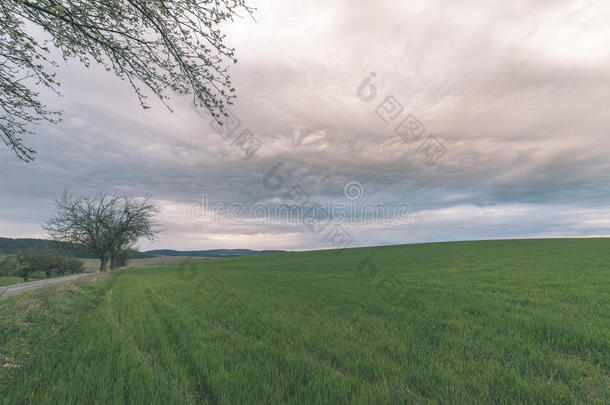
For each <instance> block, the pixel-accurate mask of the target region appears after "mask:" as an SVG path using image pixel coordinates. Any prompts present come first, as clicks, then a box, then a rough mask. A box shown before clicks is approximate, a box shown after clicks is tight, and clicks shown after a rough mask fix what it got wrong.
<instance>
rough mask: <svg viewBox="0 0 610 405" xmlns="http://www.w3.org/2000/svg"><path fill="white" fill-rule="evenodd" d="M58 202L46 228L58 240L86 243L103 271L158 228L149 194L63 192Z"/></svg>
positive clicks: (153, 235) (87, 249)
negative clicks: (74, 194) (140, 239)
mask: <svg viewBox="0 0 610 405" xmlns="http://www.w3.org/2000/svg"><path fill="white" fill-rule="evenodd" d="M56 205H57V213H56V214H55V216H54V217H52V218H51V219H49V220H48V221H47V224H46V226H45V227H44V228H45V230H46V231H47V232H48V233H49V234H50V235H51V236H52V237H53V238H54V239H56V240H61V241H64V242H70V243H73V244H76V245H79V246H83V247H84V248H85V249H86V251H87V253H89V254H91V255H93V256H95V257H97V258H99V259H100V261H101V263H100V271H105V270H106V266H107V264H108V262H110V264H111V268H115V267H116V266H117V265H118V264H119V263H120V262H122V261H123V260H117V259H119V258H122V255H123V254H124V252H125V251H126V250H127V249H128V248H129V247H130V246H131V245H132V244H134V243H135V242H136V241H137V240H138V239H139V238H142V237H144V238H147V239H149V240H152V239H154V238H155V235H156V233H157V232H158V231H159V229H158V226H157V224H156V222H155V218H154V217H155V214H156V213H157V212H158V209H157V208H156V207H155V206H154V205H153V204H152V203H151V202H150V198H149V197H146V198H144V199H134V198H129V197H126V196H121V195H118V194H105V193H100V194H98V195H96V196H94V197H77V196H73V195H71V194H69V193H68V192H64V194H63V195H62V196H61V197H60V198H58V199H57V200H56Z"/></svg>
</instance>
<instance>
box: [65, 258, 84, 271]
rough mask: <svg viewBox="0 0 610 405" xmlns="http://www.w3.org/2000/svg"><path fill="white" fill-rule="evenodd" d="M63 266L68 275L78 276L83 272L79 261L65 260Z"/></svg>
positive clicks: (81, 262)
mask: <svg viewBox="0 0 610 405" xmlns="http://www.w3.org/2000/svg"><path fill="white" fill-rule="evenodd" d="M65 266H66V271H68V272H69V273H70V274H78V273H82V272H83V271H85V266H84V264H83V261H82V260H79V259H73V258H68V259H66V263H65Z"/></svg>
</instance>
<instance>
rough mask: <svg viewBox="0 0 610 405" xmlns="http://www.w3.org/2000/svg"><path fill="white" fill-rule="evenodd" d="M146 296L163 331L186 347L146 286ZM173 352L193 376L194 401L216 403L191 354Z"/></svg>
mask: <svg viewBox="0 0 610 405" xmlns="http://www.w3.org/2000/svg"><path fill="white" fill-rule="evenodd" d="M146 292H147V294H146V298H147V299H148V301H149V302H150V304H151V307H152V310H153V312H154V313H155V316H156V317H157V318H158V319H159V320H160V322H161V325H162V326H163V328H164V329H165V330H164V332H165V333H166V334H167V335H168V336H170V337H171V338H172V340H173V341H175V342H178V344H179V347H188V342H185V340H184V338H183V336H182V335H181V334H179V333H177V332H176V330H175V328H174V327H173V326H172V324H171V323H170V322H169V321H168V320H167V318H166V317H164V316H163V315H162V313H161V308H160V306H159V305H158V304H157V303H156V302H154V300H153V297H152V289H151V288H150V287H148V286H146ZM173 352H174V354H175V355H176V356H177V357H178V358H179V359H181V361H182V362H183V363H184V364H185V365H186V367H187V369H188V371H189V375H191V376H194V377H195V380H194V385H195V390H196V392H195V393H194V396H195V399H196V402H201V401H205V402H206V403H207V402H208V401H209V402H211V403H214V404H216V403H218V402H219V401H218V396H217V395H216V393H214V391H213V390H212V388H211V387H210V385H209V383H208V380H209V378H208V376H207V373H205V372H202V370H201V369H200V368H199V367H198V364H197V363H196V362H195V361H194V359H193V358H192V356H189V355H188V354H187V353H185V352H184V351H182V350H174V351H173Z"/></svg>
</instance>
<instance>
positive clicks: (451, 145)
mask: <svg viewBox="0 0 610 405" xmlns="http://www.w3.org/2000/svg"><path fill="white" fill-rule="evenodd" d="M251 4H252V6H254V7H256V8H257V11H256V12H255V18H256V22H255V21H253V20H252V19H250V18H244V19H242V20H237V21H235V23H233V24H232V25H230V26H228V27H226V30H227V33H228V38H227V42H228V44H230V45H231V46H234V47H235V48H236V51H237V56H238V59H239V62H238V64H236V65H234V66H232V67H231V70H230V71H231V74H232V78H233V84H234V87H235V88H236V90H237V95H238V99H237V101H236V104H235V106H233V107H232V108H231V112H232V113H233V114H234V116H235V117H237V118H238V119H239V121H240V122H241V125H240V127H239V128H237V129H236V132H235V134H233V135H232V136H233V138H228V139H224V138H223V136H221V135H219V134H217V133H215V131H214V130H213V129H212V128H211V126H210V122H209V121H210V120H209V119H208V118H206V117H205V116H204V115H203V116H202V115H199V114H197V113H196V112H194V111H193V109H192V108H191V107H190V99H188V98H178V97H174V98H173V99H172V101H171V104H172V107H173V109H174V112H173V113H171V112H169V111H168V110H167V109H165V108H164V107H163V106H162V105H160V104H159V103H156V102H155V103H152V104H153V108H151V109H149V110H143V109H141V108H140V106H139V103H138V100H137V98H136V96H135V94H134V93H133V92H132V90H131V88H130V87H129V85H128V84H126V83H125V82H122V81H120V80H119V79H118V78H116V77H114V76H113V75H112V74H110V73H106V72H104V71H103V70H102V69H99V68H91V69H85V68H83V67H81V66H80V65H79V64H78V63H77V62H76V61H70V62H68V64H63V63H62V64H61V69H60V70H59V71H58V78H59V80H60V81H61V82H62V93H63V97H62V98H53V97H50V96H49V97H48V98H47V103H48V104H49V106H50V107H53V108H57V109H62V110H63V111H64V122H63V123H62V124H60V125H43V126H40V127H37V128H36V131H37V133H36V135H32V136H28V137H27V142H28V143H29V144H30V145H33V146H34V147H35V149H37V151H38V157H37V159H36V160H35V161H34V162H33V163H30V164H25V163H22V162H20V161H19V160H17V159H16V158H15V157H14V156H13V155H11V153H10V152H9V150H8V149H7V148H1V149H0V190H1V191H0V236H8V237H44V233H43V231H42V229H41V225H42V224H43V223H44V221H45V220H46V219H47V218H48V217H49V216H51V215H52V213H53V208H54V206H53V199H54V198H55V197H56V196H57V195H59V194H60V193H61V192H62V190H63V189H70V190H71V191H72V192H74V193H77V194H93V193H95V192H97V191H102V190H105V191H115V190H116V191H119V192H121V193H125V194H128V195H131V196H135V197H139V196H144V195H146V194H152V195H153V199H154V201H155V202H156V203H157V204H158V205H159V207H160V208H161V212H160V215H159V221H160V222H161V223H162V225H163V227H164V228H165V230H164V232H162V233H161V235H160V237H159V239H158V240H157V241H155V242H154V243H153V244H151V243H149V242H147V241H142V242H140V243H139V244H138V246H139V247H140V248H143V249H149V248H174V249H212V248H251V249H291V250H298V249H311V248H329V247H333V246H332V245H333V240H332V238H328V237H325V235H327V234H328V232H329V229H331V227H334V226H335V225H336V224H339V225H341V228H340V229H341V230H342V231H344V232H346V233H347V234H348V235H349V243H350V245H351V246H364V245H380V244H399V243H412V242H427V241H444V240H464V239H490V238H494V239H495V238H514V237H547V236H548V237H556V236H589V235H608V234H610V231H609V228H610V208H609V206H608V196H609V195H610V180H609V178H608V173H609V172H610V171H609V169H610V157H609V156H610V153H609V152H610V142H609V140H608V136H609V134H608V129H609V128H610V125H609V124H610V80H609V79H610V25H609V24H608V21H610V2H607V1H603V0H599V1H566V0H552V1H551V0H548V1H547V0H535V1H522V0H515V1H500V0H496V1H484V2H482V1H480V0H472V1H464V0H458V1H449V0H445V1H430V0H426V1H401V2H399V1H375V2H371V1H354V0H349V1H348V0H339V1H332V2H329V1H322V0H319V1H308V2H302V1H294V0H284V1H282V2H278V1H252V2H251ZM413 117H415V119H417V121H416V123H418V124H417V125H421V126H422V127H417V126H411V127H408V128H410V129H409V131H410V132H408V131H407V132H406V133H405V130H404V128H407V126H406V125H407V124H409V125H411V124H412V123H413V122H414V121H413V119H414V118H413ZM405 119H406V120H407V121H404V122H405V124H403V126H402V128H403V131H402V132H401V130H400V128H401V126H400V124H401V123H402V122H403V120H405ZM386 121H387V122H386ZM397 127H398V128H399V130H398V132H397V131H396V129H397ZM414 128H421V130H416V129H414ZM244 130H249V131H251V133H252V134H254V136H255V137H256V140H258V141H260V147H259V148H258V149H257V150H256V151H254V152H253V153H252V154H251V155H249V154H248V153H247V152H252V150H246V152H245V151H244V145H241V146H240V144H239V143H236V142H235V137H236V136H239V134H241V133H243V131H244ZM401 133H402V135H403V136H401ZM416 135H417V136H416ZM414 138H417V139H414ZM296 186H298V187H299V188H298V189H295V188H294V187H296ZM295 190H298V193H299V195H300V196H301V197H299V198H300V200H299V201H302V195H303V193H306V194H307V195H308V197H309V203H312V202H316V203H320V204H323V205H324V204H328V203H334V204H335V206H337V205H338V206H339V207H347V208H349V209H351V211H350V210H344V211H345V212H344V214H342V215H338V216H337V215H335V216H334V217H333V223H334V224H335V225H332V224H330V225H328V226H327V228H324V229H323V230H320V229H322V228H323V225H324V222H323V221H322V219H319V221H318V223H317V224H316V225H317V226H318V228H316V229H315V231H316V232H312V230H311V229H310V227H309V226H308V225H307V224H303V223H300V222H299V221H294V220H293V221H285V220H284V219H283V218H262V216H258V217H255V218H253V217H252V215H250V213H251V212H252V210H253V209H254V208H253V207H258V208H257V209H259V211H257V212H258V213H260V212H262V211H264V210H268V212H273V209H274V208H277V207H278V205H280V206H281V204H283V203H293V204H294V203H295V201H296V199H295V193H296V192H297V191H295ZM231 203H233V204H234V205H233V207H239V210H240V213H239V214H237V215H229V214H230V212H227V210H222V212H216V211H214V209H215V208H214V209H213V208H211V207H212V206H214V204H216V206H215V207H218V206H220V205H221V204H225V206H226V205H227V204H231ZM297 204H300V202H299V203H297ZM373 204H377V205H376V207H380V206H381V205H380V204H385V205H383V207H384V208H383V209H384V210H386V211H383V212H389V213H390V216H389V217H388V218H383V220H376V221H375V220H373V221H371V220H369V221H365V220H364V219H365V218H364V215H363V214H362V213H363V212H364V208H363V207H365V206H369V207H371V206H373ZM301 205H302V206H303V207H305V206H306V205H307V204H301ZM261 207H266V208H262V211H261ZM243 209H245V211H244V212H242V211H243ZM210 211H214V215H210ZM228 211H230V210H228ZM378 212H382V211H378ZM242 214H243V215H242ZM378 219H379V218H378ZM333 229H336V228H333Z"/></svg>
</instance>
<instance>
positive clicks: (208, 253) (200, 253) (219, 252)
mask: <svg viewBox="0 0 610 405" xmlns="http://www.w3.org/2000/svg"><path fill="white" fill-rule="evenodd" d="M285 252H286V251H285V250H250V249H212V250H171V249H156V250H147V251H146V252H144V253H146V254H149V255H152V256H193V257H235V256H251V255H264V254H271V253H285Z"/></svg>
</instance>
